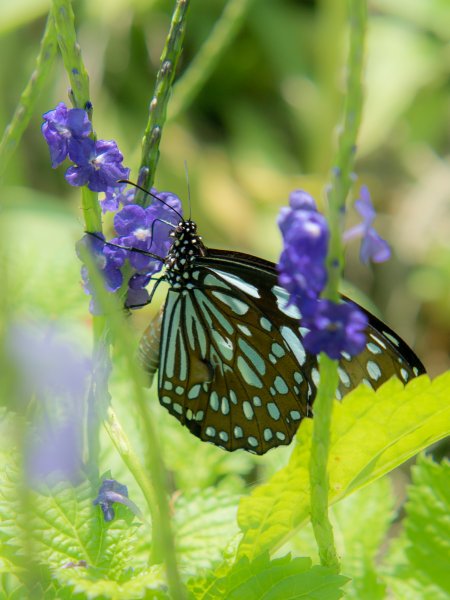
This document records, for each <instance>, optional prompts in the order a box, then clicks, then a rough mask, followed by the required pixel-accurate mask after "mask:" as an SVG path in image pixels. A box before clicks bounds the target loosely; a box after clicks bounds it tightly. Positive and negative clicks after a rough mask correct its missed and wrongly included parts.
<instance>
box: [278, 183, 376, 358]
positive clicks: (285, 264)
mask: <svg viewBox="0 0 450 600" xmlns="http://www.w3.org/2000/svg"><path fill="white" fill-rule="evenodd" d="M289 202H290V208H282V209H281V211H280V216H279V219H278V224H279V226H280V229H281V233H282V235H283V242H284V249H283V252H282V253H281V257H280V262H279V264H278V272H279V277H278V279H279V282H280V284H281V285H282V286H283V287H284V288H285V289H286V290H287V291H288V292H289V293H290V300H289V303H291V304H294V305H295V306H296V307H297V308H298V309H299V311H300V314H301V325H302V327H304V328H305V329H307V330H308V333H307V334H306V336H305V338H304V343H305V347H306V349H307V350H308V351H309V352H311V353H313V354H319V353H320V352H325V353H326V354H328V356H329V357H330V358H332V359H335V360H338V359H339V358H341V354H342V352H348V354H350V355H351V356H355V355H356V354H359V353H360V352H361V351H362V350H363V348H364V344H365V339H366V338H365V329H366V326H367V317H366V316H365V314H364V313H363V312H361V311H360V310H359V309H358V308H357V307H356V306H355V305H353V304H351V303H348V302H343V303H341V304H335V303H333V302H331V301H329V300H325V299H321V298H320V294H321V292H322V291H323V289H324V287H325V285H326V282H327V270H326V262H325V261H326V258H327V253H328V244H329V237H330V234H329V229H328V224H327V221H326V219H325V217H323V216H322V215H321V214H320V213H319V212H318V211H317V209H316V206H315V203H314V200H313V198H311V196H310V195H309V194H307V193H306V192H304V191H302V190H296V191H295V192H293V193H292V194H291V195H290V198H289Z"/></svg>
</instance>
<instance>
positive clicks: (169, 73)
mask: <svg viewBox="0 0 450 600" xmlns="http://www.w3.org/2000/svg"><path fill="white" fill-rule="evenodd" d="M188 8H189V0H176V4H175V10H174V12H173V15H172V21H171V24H170V30H169V34H168V36H167V39H166V43H165V46H164V50H163V52H162V55H161V66H160V68H159V71H158V74H157V76H156V84H155V91H154V94H153V98H152V100H151V102H150V107H149V116H148V122H147V126H146V128H145V132H144V138H143V140H142V158H141V165H140V168H139V184H140V185H141V186H142V187H144V188H145V189H147V190H149V189H150V188H151V187H152V185H153V181H154V179H155V172H156V166H157V164H158V160H159V144H160V142H161V136H162V130H163V127H164V123H165V121H166V115H167V104H168V102H169V99H170V92H171V90H172V84H173V80H174V77H175V73H176V69H177V64H178V60H179V58H180V55H181V51H182V49H183V40H184V32H185V27H186V18H187V11H188ZM136 192H137V193H136V197H135V200H136V202H138V203H139V204H142V205H143V206H145V205H146V204H148V202H149V198H148V196H146V195H145V194H144V193H143V192H140V191H139V190H137V191H136Z"/></svg>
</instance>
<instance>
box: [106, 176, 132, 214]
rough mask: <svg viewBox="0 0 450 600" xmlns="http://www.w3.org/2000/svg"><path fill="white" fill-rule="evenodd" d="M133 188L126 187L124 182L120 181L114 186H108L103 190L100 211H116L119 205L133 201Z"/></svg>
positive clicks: (126, 204)
mask: <svg viewBox="0 0 450 600" xmlns="http://www.w3.org/2000/svg"><path fill="white" fill-rule="evenodd" d="M134 196H135V190H134V189H132V188H130V189H126V183H121V184H120V185H117V186H115V187H109V188H108V189H107V190H106V192H105V197H104V198H102V199H101V200H100V206H101V208H102V212H103V213H106V212H116V210H118V209H119V206H120V205H122V206H128V205H129V204H132V203H133V201H134Z"/></svg>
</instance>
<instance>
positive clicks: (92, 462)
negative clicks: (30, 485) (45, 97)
mask: <svg viewBox="0 0 450 600" xmlns="http://www.w3.org/2000/svg"><path fill="white" fill-rule="evenodd" d="M51 14H52V16H53V19H54V22H55V26H56V39H57V40H58V46H59V49H60V52H61V56H62V59H63V63H64V67H65V69H66V71H67V75H68V77H69V81H70V85H71V89H70V91H69V97H70V99H71V102H72V104H73V106H74V107H75V108H82V109H86V110H89V112H90V113H91V110H90V108H91V103H90V100H89V76H88V73H87V71H86V68H85V66H84V63H83V59H82V56H81V50H80V46H79V44H78V42H77V38H76V31H75V16H74V14H73V10H72V5H71V2H70V0H53V6H52V12H51ZM81 198H82V208H83V216H84V222H85V227H86V231H91V232H101V231H102V217H101V210H100V206H99V203H98V196H97V194H96V193H95V192H92V191H91V190H90V189H88V188H87V187H83V188H82V189H81ZM93 322H94V323H93V331H94V350H93V358H94V361H93V362H94V365H93V376H92V384H91V389H90V393H89V395H88V399H87V416H88V418H87V423H86V438H87V452H88V455H87V464H88V468H89V471H90V472H91V473H92V474H94V473H96V472H97V470H98V462H99V461H98V457H99V452H100V444H99V428H100V423H101V415H102V413H103V414H104V413H105V411H106V406H105V403H106V402H107V397H106V398H105V397H104V395H105V394H106V396H107V388H103V390H104V391H103V392H102V384H105V382H104V381H102V382H100V379H103V377H102V375H101V373H104V372H108V369H107V367H106V364H105V363H107V362H108V360H109V347H108V343H107V341H106V338H107V325H106V321H105V318H104V317H102V316H94V318H93ZM105 390H106V391H105Z"/></svg>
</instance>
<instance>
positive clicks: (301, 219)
mask: <svg viewBox="0 0 450 600" xmlns="http://www.w3.org/2000/svg"><path fill="white" fill-rule="evenodd" d="M289 201H290V208H282V209H281V211H280V215H279V217H278V225H279V227H280V229H281V233H282V235H283V241H284V249H283V252H282V253H281V256H280V261H279V263H278V272H279V281H280V284H281V285H282V286H283V287H284V288H285V289H286V290H287V291H288V292H289V293H290V295H291V298H290V302H291V303H294V304H295V305H296V306H297V307H298V308H299V309H300V311H301V312H303V313H305V312H309V310H310V305H311V300H313V301H314V300H315V299H316V298H317V296H318V295H319V294H320V292H321V291H322V290H323V288H324V287H325V284H326V281H327V271H326V268H325V259H326V256H327V250H328V240H329V230H328V224H327V221H326V219H325V217H324V216H323V215H321V214H320V213H319V212H318V211H317V209H316V206H315V203H314V200H313V198H312V197H311V196H310V195H309V194H307V193H306V192H303V191H301V190H296V191H295V192H293V193H292V194H291V196H290V199H289Z"/></svg>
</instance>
